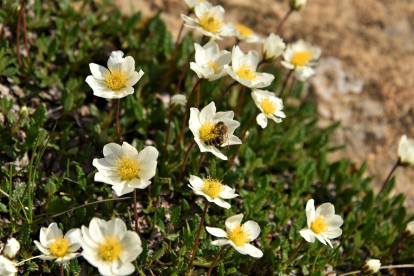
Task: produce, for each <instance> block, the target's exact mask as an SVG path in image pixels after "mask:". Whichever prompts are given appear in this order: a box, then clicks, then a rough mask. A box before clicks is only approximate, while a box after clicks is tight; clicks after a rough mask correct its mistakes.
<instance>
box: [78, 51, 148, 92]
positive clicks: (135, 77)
mask: <svg viewBox="0 0 414 276" xmlns="http://www.w3.org/2000/svg"><path fill="white" fill-rule="evenodd" d="M123 56H124V53H123V52H122V51H113V52H112V54H111V56H110V57H109V59H108V69H106V68H105V67H103V66H101V65H98V64H95V63H89V68H90V69H91V72H92V75H90V76H88V77H87V78H86V82H87V83H88V84H89V86H90V87H91V88H92V90H93V94H94V95H95V96H98V97H102V98H106V99H119V98H123V97H125V96H128V95H129V94H133V93H134V88H133V87H132V86H134V85H135V84H136V83H137V82H138V81H139V80H140V79H141V77H142V76H143V75H144V72H143V71H142V70H140V71H139V72H136V71H135V60H134V58H132V57H130V56H128V57H125V58H123Z"/></svg>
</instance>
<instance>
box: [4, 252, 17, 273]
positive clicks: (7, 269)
mask: <svg viewBox="0 0 414 276" xmlns="http://www.w3.org/2000/svg"><path fill="white" fill-rule="evenodd" d="M16 273H17V268H16V264H15V263H14V262H12V261H10V260H9V259H7V258H6V257H3V256H2V255H0V275H1V276H13V275H15V274H16Z"/></svg>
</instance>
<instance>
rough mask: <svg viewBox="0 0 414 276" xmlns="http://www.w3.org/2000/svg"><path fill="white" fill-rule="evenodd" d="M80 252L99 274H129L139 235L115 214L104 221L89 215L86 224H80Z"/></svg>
mask: <svg viewBox="0 0 414 276" xmlns="http://www.w3.org/2000/svg"><path fill="white" fill-rule="evenodd" d="M80 241H81V244H82V249H83V252H82V256H83V257H84V258H85V259H86V260H87V261H88V262H89V263H90V264H91V265H93V266H95V267H97V268H98V270H99V273H101V274H102V275H108V276H116V275H130V274H132V273H133V272H134V271H135V267H134V265H133V264H132V263H131V262H133V261H134V260H135V259H136V258H137V257H138V256H139V254H141V252H142V246H141V239H140V238H139V236H138V234H137V233H135V232H134V231H129V230H127V228H126V225H125V222H123V221H122V220H121V219H119V218H114V219H111V220H109V221H105V220H103V219H99V218H93V219H92V220H91V222H90V223H89V228H88V227H86V226H82V237H81V239H80Z"/></svg>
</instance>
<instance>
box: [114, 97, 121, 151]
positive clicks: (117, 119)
mask: <svg viewBox="0 0 414 276" xmlns="http://www.w3.org/2000/svg"><path fill="white" fill-rule="evenodd" d="M120 103H121V99H118V101H117V103H116V117H115V124H116V135H117V136H118V144H121V136H120V135H119V105H120Z"/></svg>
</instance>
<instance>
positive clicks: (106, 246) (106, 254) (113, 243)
mask: <svg viewBox="0 0 414 276" xmlns="http://www.w3.org/2000/svg"><path fill="white" fill-rule="evenodd" d="M123 247H124V244H121V243H120V240H119V237H118V236H113V235H111V236H105V240H104V241H103V242H102V243H100V244H99V245H98V255H99V256H100V257H101V258H102V259H103V260H104V261H114V260H117V259H118V258H119V255H121V253H122V252H124V249H123Z"/></svg>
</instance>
